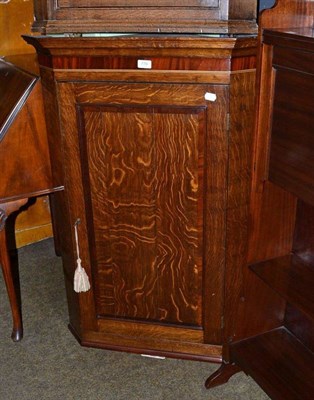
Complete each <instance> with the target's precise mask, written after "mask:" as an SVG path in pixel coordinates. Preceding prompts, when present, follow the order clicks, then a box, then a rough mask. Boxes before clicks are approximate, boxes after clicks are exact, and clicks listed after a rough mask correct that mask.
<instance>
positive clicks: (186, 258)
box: [58, 83, 226, 342]
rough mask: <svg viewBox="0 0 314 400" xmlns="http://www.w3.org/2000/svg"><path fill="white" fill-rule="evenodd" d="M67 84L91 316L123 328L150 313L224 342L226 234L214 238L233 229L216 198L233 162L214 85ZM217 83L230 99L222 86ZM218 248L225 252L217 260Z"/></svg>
mask: <svg viewBox="0 0 314 400" xmlns="http://www.w3.org/2000/svg"><path fill="white" fill-rule="evenodd" d="M58 86H59V97H60V110H61V125H62V130H63V141H64V162H65V171H66V193H67V196H68V199H69V203H70V216H71V218H72V221H73V223H74V222H75V220H76V218H80V219H81V221H82V224H81V225H82V226H81V227H80V237H81V241H82V243H81V247H82V253H83V255H82V259H83V262H84V263H85V265H86V269H87V271H88V273H89V276H90V279H91V280H92V290H91V294H89V296H91V297H90V302H89V309H88V315H89V316H85V314H84V316H82V318H83V319H84V318H85V322H84V321H83V325H84V323H85V324H86V327H87V329H94V330H95V329H96V330H97V329H101V330H106V326H107V325H108V324H110V326H112V324H114V323H115V322H116V331H117V330H119V329H120V328H119V327H120V326H121V322H123V327H124V329H125V324H127V323H137V324H141V323H143V322H145V323H146V328H147V323H149V324H151V325H152V326H156V325H162V326H165V327H167V326H168V327H181V328H183V330H182V331H184V332H189V330H197V331H198V334H197V337H198V339H197V340H199V341H201V342H203V341H206V340H210V338H211V337H213V340H216V341H219V335H220V333H218V334H217V332H220V330H221V326H220V324H221V309H222V284H221V275H222V269H223V264H224V259H223V257H224V255H223V254H224V253H223V251H224V242H221V243H215V241H217V240H220V239H221V238H224V229H225V228H224V223H223V222H222V223H221V224H219V223H217V221H218V219H217V218H216V219H215V217H213V215H214V214H215V212H216V213H217V215H218V214H219V218H220V217H222V221H223V220H224V218H223V214H224V204H223V201H224V199H223V197H222V198H221V199H220V200H221V203H220V204H219V205H218V206H217V207H218V208H220V210H214V209H212V210H211V209H210V206H208V205H207V204H215V202H216V201H217V193H218V192H223V193H224V192H225V181H224V173H225V172H226V165H225V164H222V163H220V161H219V155H218V154H214V153H213V152H212V149H210V148H211V141H216V142H219V143H220V152H221V153H223V146H222V145H221V143H225V141H226V135H225V132H222V129H221V127H219V122H218V121H216V122H214V121H215V120H217V118H223V117H224V116H226V111H225V108H224V109H222V107H221V104H220V106H219V107H220V108H219V109H217V110H218V111H219V112H217V110H216V112H217V114H216V115H214V114H213V110H212V109H211V107H212V105H211V104H210V103H207V102H206V100H205V99H204V95H205V93H206V91H208V90H209V89H211V88H210V87H208V85H186V84H185V85H180V84H173V85H172V84H131V83H130V84H122V83H121V84H111V83H107V84H105V83H60V84H59V85H58ZM212 89H214V90H215V91H217V90H220V92H221V94H222V96H221V100H220V102H221V103H223V104H225V99H226V94H225V89H224V88H223V87H222V88H218V87H216V88H214V87H213V88H212ZM224 96H225V97H224ZM221 126H222V127H223V126H224V123H221ZM217 127H219V128H217ZM211 130H212V132H216V136H217V135H219V134H221V135H222V137H216V138H215V137H214V136H215V135H213V136H212V137H211ZM211 159H212V162H208V161H209V160H211ZM216 161H217V164H215V162H216ZM210 164H212V167H214V168H215V169H216V171H215V172H212V171H207V169H208V166H209V165H210ZM214 175H215V180H217V179H218V178H217V177H218V176H220V175H221V181H220V182H218V183H217V182H214V178H213V176H214ZM219 185H220V186H219ZM211 190H212V191H213V193H211ZM214 208H215V206H214ZM210 210H211V211H212V215H211V216H210V215H209V214H210V212H211V211H210ZM210 220H212V221H214V220H215V221H216V223H215V224H214V226H212V227H211V226H209V227H208V226H207V225H208V221H210ZM210 232H215V235H214V236H212V237H210ZM211 247H212V248H215V249H216V252H217V254H220V255H221V258H220V259H219V260H218V262H216V263H215V257H212V261H213V263H211V262H210V258H211V256H210V255H208V249H209V248H211ZM217 248H218V250H217ZM217 259H218V257H216V261H217ZM213 291H214V293H213ZM209 292H210V293H209ZM215 296H216V297H215ZM212 298H213V299H212ZM91 315H93V318H91ZM87 320H89V322H87ZM208 320H210V322H208ZM106 321H107V322H106ZM108 321H109V322H108ZM106 324H107V325H106ZM142 325H143V329H145V328H144V325H145V324H142ZM108 326H109V325H108ZM137 326H140V325H137ZM210 329H213V331H215V334H211V333H210V332H209V333H206V330H210ZM217 335H218V336H217ZM183 336H184V335H183ZM214 337H215V338H214Z"/></svg>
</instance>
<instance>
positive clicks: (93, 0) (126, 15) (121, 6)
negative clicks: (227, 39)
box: [33, 0, 257, 34]
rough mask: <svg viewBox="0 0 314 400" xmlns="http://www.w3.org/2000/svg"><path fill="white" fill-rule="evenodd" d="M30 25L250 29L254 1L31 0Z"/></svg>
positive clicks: (53, 29) (45, 28)
mask: <svg viewBox="0 0 314 400" xmlns="http://www.w3.org/2000/svg"><path fill="white" fill-rule="evenodd" d="M34 5H35V17H36V19H35V23H34V25H33V29H34V30H39V31H42V32H44V33H57V32H59V33H60V32H61V33H64V32H74V33H75V32H153V33H164V32H168V33H172V32H179V33H215V34H217V33H252V32H255V31H256V10H257V1H256V0H223V1H218V0H192V1H187V0H181V1H180V2H173V1H171V0H157V1H151V0H149V1H147V0H137V1H132V3H131V4H130V2H129V1H126V0H115V1H110V0H105V1H104V0H103V1H100V0H61V1H59V2H58V4H55V3H54V2H53V1H51V0H35V1H34Z"/></svg>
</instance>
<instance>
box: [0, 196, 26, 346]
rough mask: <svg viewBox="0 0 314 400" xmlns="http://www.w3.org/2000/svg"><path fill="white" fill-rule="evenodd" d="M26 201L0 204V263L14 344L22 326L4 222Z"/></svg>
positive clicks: (21, 335)
mask: <svg viewBox="0 0 314 400" xmlns="http://www.w3.org/2000/svg"><path fill="white" fill-rule="evenodd" d="M27 201H28V199H20V200H16V201H12V202H9V203H2V204H0V263H1V267H2V272H3V277H4V281H5V284H6V288H7V292H8V297H9V302H10V306H11V310H12V318H13V330H12V335H11V338H12V340H13V341H14V342H18V341H20V340H21V339H22V337H23V324H22V314H21V305H20V302H19V298H18V294H17V288H16V285H15V282H14V278H13V274H12V265H11V260H10V256H9V251H8V246H7V233H6V220H7V218H8V216H9V215H10V214H12V213H13V212H14V211H18V210H19V209H20V207H22V206H23V205H24V204H26V203H27Z"/></svg>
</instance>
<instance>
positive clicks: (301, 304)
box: [250, 254, 314, 319]
mask: <svg viewBox="0 0 314 400" xmlns="http://www.w3.org/2000/svg"><path fill="white" fill-rule="evenodd" d="M250 268H251V270H252V271H253V272H255V273H256V274H257V275H258V276H259V277H260V278H261V279H262V280H263V281H264V282H265V283H266V284H268V285H269V286H270V287H271V288H272V289H273V290H275V291H276V292H277V293H279V294H280V295H281V296H282V297H284V298H285V299H286V300H287V301H288V302H289V303H290V304H292V305H293V306H295V307H297V308H298V309H299V310H301V311H302V312H303V313H305V314H306V315H308V316H309V317H310V318H312V319H313V318H314V290H313V288H314V266H312V265H309V264H306V263H304V261H302V260H301V259H300V258H299V257H297V256H295V255H292V254H291V255H287V256H284V257H278V258H275V259H272V260H269V261H263V262H261V263H258V264H254V265H251V266H250Z"/></svg>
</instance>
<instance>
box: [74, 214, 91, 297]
mask: <svg viewBox="0 0 314 400" xmlns="http://www.w3.org/2000/svg"><path fill="white" fill-rule="evenodd" d="M79 223H80V220H79V219H78V220H77V221H76V222H75V224H74V231H75V243H76V253H77V259H76V263H77V267H76V270H75V273H74V291H75V292H77V293H80V292H87V291H88V290H89V289H90V283H89V279H88V275H87V273H86V271H85V269H84V268H83V267H82V260H81V259H80V250H79V241H78V233H77V225H78V224H79Z"/></svg>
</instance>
